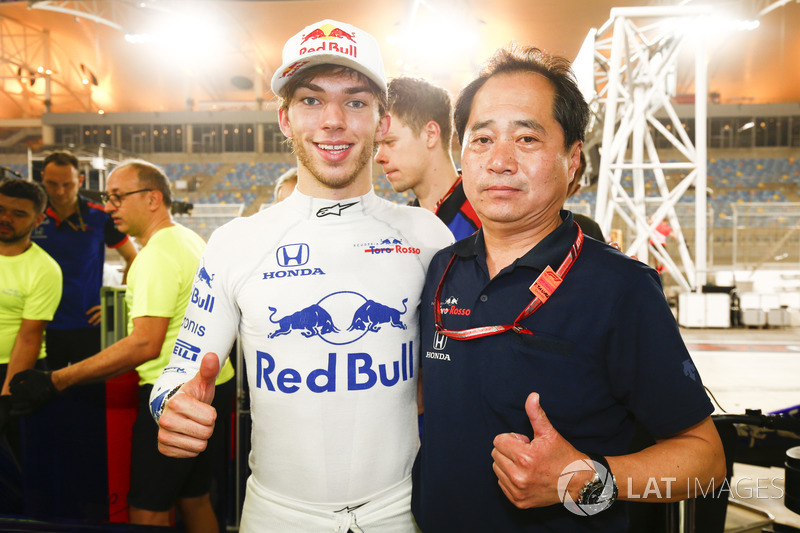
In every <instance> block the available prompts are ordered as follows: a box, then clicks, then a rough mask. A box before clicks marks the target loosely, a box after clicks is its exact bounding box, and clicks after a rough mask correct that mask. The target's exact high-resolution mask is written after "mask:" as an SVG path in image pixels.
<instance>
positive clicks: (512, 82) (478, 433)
mask: <svg viewBox="0 0 800 533" xmlns="http://www.w3.org/2000/svg"><path fill="white" fill-rule="evenodd" d="M588 116H589V111H588V107H587V105H586V103H585V101H584V100H583V97H582V96H581V93H580V91H579V90H578V88H577V85H576V83H575V80H574V77H573V75H572V73H571V70H570V67H569V63H568V62H567V61H566V60H563V59H561V58H556V57H552V56H549V55H547V54H545V53H543V52H541V51H539V50H537V49H535V48H516V49H513V48H512V49H505V50H500V51H498V53H496V54H495V56H494V57H493V58H492V60H490V62H489V64H488V65H487V66H486V67H485V69H484V71H483V72H482V73H481V75H480V76H479V77H478V78H477V79H476V80H475V81H473V82H472V83H470V84H469V85H468V86H467V87H466V88H465V89H464V90H463V91H462V92H461V94H460V96H459V99H458V102H457V104H456V107H455V125H456V129H457V131H458V136H459V140H460V141H461V144H462V147H463V148H462V157H461V165H462V170H463V180H464V190H465V192H466V195H467V198H468V199H469V201H470V202H471V203H472V206H473V207H474V208H475V211H476V212H477V213H478V216H479V218H480V220H481V223H482V229H481V230H480V231H478V232H477V233H476V234H475V236H473V237H470V238H468V239H464V240H462V241H459V242H458V243H456V244H455V245H453V246H451V247H449V248H446V249H444V250H442V251H441V252H439V254H438V255H436V256H435V257H434V259H433V260H432V262H431V265H430V268H429V270H428V276H427V281H426V285H425V290H424V293H423V297H422V302H423V304H422V308H421V322H422V329H421V339H420V342H421V360H422V375H423V379H424V384H423V387H424V391H423V392H424V399H425V426H424V432H423V434H424V436H425V437H424V439H423V441H422V447H421V449H420V453H419V456H418V458H417V463H416V465H415V477H414V499H413V511H414V515H415V518H416V520H417V522H418V524H419V526H420V528H421V529H422V530H423V531H425V532H426V533H431V532H433V533H436V532H440V531H442V532H445V531H505V532H507V531H526V532H528V531H530V532H539V531H559V532H561V531H569V532H576V531H603V532H610V531H614V532H616V531H626V530H627V520H626V513H625V507H626V505H625V504H626V503H627V502H625V503H617V504H616V505H612V504H613V503H614V502H615V500H617V499H619V500H631V501H642V500H658V501H669V500H679V499H683V498H687V497H692V496H693V495H694V493H695V492H696V491H697V490H698V488H702V490H703V491H706V492H707V491H708V487H710V486H713V485H714V484H715V483H719V482H720V481H721V480H722V479H723V478H724V475H725V463H724V454H723V450H722V445H721V443H720V440H719V437H718V435H717V432H716V429H715V428H714V425H713V423H712V421H711V419H710V417H709V415H710V414H711V412H712V411H713V408H712V406H711V404H710V402H709V401H708V399H707V397H706V394H705V392H704V389H703V386H702V383H701V381H700V378H699V376H698V375H697V371H696V369H695V368H694V365H693V364H692V360H691V358H690V356H689V354H688V352H687V350H686V348H685V346H684V343H683V341H682V339H681V337H680V334H679V331H678V328H677V324H676V323H675V320H674V318H673V316H672V314H671V312H670V309H669V307H668V305H667V303H666V300H665V298H664V295H663V292H662V291H661V287H660V283H659V278H658V275H657V274H656V272H655V271H654V270H652V269H651V268H649V267H648V266H647V265H644V264H642V263H640V262H638V261H636V260H634V259H631V258H629V257H626V256H625V255H624V254H622V253H619V252H618V251H616V250H614V249H613V248H611V247H610V246H607V245H606V244H603V243H601V242H598V241H596V240H593V239H584V238H583V234H582V233H581V231H580V229H579V227H578V226H577V225H576V224H575V223H574V221H573V217H572V213H570V212H568V211H563V210H560V208H561V206H562V205H563V204H564V200H565V199H566V194H567V187H568V185H569V183H570V181H572V179H573V178H574V174H575V170H576V169H577V168H578V165H579V162H580V150H581V148H582V144H583V142H582V141H583V133H584V131H585V128H586V124H587V120H588ZM637 421H638V422H640V423H641V424H642V425H644V427H645V428H647V430H648V431H649V432H650V433H651V434H652V435H653V436H654V437H655V439H656V444H655V445H653V446H652V447H650V448H647V449H645V450H643V451H640V452H638V453H634V454H629V449H630V444H631V439H632V435H633V428H634V423H635V422H637Z"/></svg>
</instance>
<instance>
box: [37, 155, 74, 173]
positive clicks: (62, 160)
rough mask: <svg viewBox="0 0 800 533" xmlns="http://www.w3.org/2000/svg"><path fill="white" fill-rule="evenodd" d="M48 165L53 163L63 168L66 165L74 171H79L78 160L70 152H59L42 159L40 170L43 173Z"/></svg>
mask: <svg viewBox="0 0 800 533" xmlns="http://www.w3.org/2000/svg"><path fill="white" fill-rule="evenodd" d="M50 163H54V164H55V165H56V166H59V167H65V166H67V165H69V166H71V167H73V168H74V169H75V170H79V166H78V165H79V163H78V158H77V157H75V156H74V155H73V154H71V153H70V152H66V151H61V152H53V153H51V154H50V155H48V156H47V157H45V158H44V161H43V162H42V170H43V171H44V169H45V167H46V166H47V165H49V164H50Z"/></svg>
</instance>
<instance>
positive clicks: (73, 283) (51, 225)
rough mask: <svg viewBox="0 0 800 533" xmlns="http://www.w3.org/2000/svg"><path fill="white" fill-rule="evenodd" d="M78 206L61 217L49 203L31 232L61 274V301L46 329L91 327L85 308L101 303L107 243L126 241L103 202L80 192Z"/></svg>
mask: <svg viewBox="0 0 800 533" xmlns="http://www.w3.org/2000/svg"><path fill="white" fill-rule="evenodd" d="M78 209H79V212H80V215H79V214H78V213H77V212H76V213H73V214H72V215H70V216H69V217H67V218H66V219H65V220H61V219H60V218H59V216H58V215H57V214H56V212H55V210H54V209H53V207H52V206H51V205H50V204H49V203H48V205H47V210H46V211H45V219H44V221H43V222H42V223H41V224H40V225H39V226H38V227H37V228H36V229H35V230H34V231H33V234H32V235H31V240H33V241H34V242H36V244H38V245H39V246H41V247H42V248H43V249H44V250H45V251H46V252H47V253H48V254H50V256H51V257H52V258H53V259H55V260H56V262H57V263H58V264H59V266H60V267H61V272H62V273H63V277H64V290H63V296H62V298H61V304H59V306H58V310H57V311H56V315H55V317H54V318H53V321H52V322H50V325H49V326H48V329H58V330H68V329H79V328H89V327H92V326H91V325H90V324H89V322H88V317H87V316H86V311H88V310H89V309H90V308H92V307H93V306H95V305H98V304H99V303H100V288H101V287H102V286H103V264H104V263H105V259H106V246H108V247H109V248H116V247H118V246H121V245H122V244H124V243H125V242H126V241H127V240H128V236H127V235H126V234H124V233H122V232H121V231H119V230H118V229H117V228H116V227H115V226H114V222H113V221H112V220H111V217H110V216H109V215H108V214H107V213H106V212H105V210H104V208H103V206H102V205H100V204H96V203H94V202H92V201H91V200H89V199H88V198H86V197H84V196H80V195H79V196H78ZM95 327H99V326H95Z"/></svg>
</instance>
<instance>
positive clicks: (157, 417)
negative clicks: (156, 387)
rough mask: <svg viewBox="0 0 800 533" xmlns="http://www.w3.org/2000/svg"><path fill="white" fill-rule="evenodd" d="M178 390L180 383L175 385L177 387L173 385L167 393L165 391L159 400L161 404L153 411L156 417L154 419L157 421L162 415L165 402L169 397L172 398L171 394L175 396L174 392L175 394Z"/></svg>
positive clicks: (165, 406)
mask: <svg viewBox="0 0 800 533" xmlns="http://www.w3.org/2000/svg"><path fill="white" fill-rule="evenodd" d="M179 390H181V386H180V385H179V386H177V387H175V388H174V389H172V390H170V391H169V392H168V393H167V394H166V395H165V396H164V399H163V400H162V401H161V405H160V406H159V407H158V410H157V411H156V413H155V415H156V417H155V418H156V421H158V420H159V419H160V418H161V415H163V414H164V409H166V408H167V402H168V401H169V399H170V398H172V397H173V396H175V394H176V393H177V392H178V391H179Z"/></svg>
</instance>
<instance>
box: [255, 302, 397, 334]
mask: <svg viewBox="0 0 800 533" xmlns="http://www.w3.org/2000/svg"><path fill="white" fill-rule="evenodd" d="M399 304H400V306H401V307H395V306H393V305H388V304H387V303H382V302H378V301H375V300H372V299H369V298H366V297H364V296H362V295H361V294H359V293H357V292H353V291H339V292H335V293H332V294H329V295H328V296H325V297H324V298H322V299H320V300H319V301H318V302H316V303H312V304H310V305H307V306H305V307H302V308H301V309H300V310H295V311H291V312H287V311H283V313H281V312H279V310H278V309H277V308H275V307H272V306H269V307H268V309H269V315H268V317H267V319H268V320H269V322H270V323H272V324H275V325H276V326H277V327H276V328H274V329H273V331H271V332H270V333H269V334H267V338H268V339H274V338H276V337H281V336H283V335H296V334H300V335H302V336H303V337H305V338H307V339H309V338H312V337H318V338H320V339H322V340H323V341H325V342H327V343H328V344H335V345H344V344H350V343H352V342H355V341H357V340H358V339H360V338H361V337H363V336H364V335H365V334H367V333H378V332H379V331H381V329H382V328H398V329H403V330H404V329H407V328H408V326H407V325H406V320H407V318H406V317H405V316H404V315H405V314H406V313H407V312H408V298H404V299H403V300H402V301H401V302H399ZM295 309H296V308H295ZM281 311H282V310H281Z"/></svg>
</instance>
